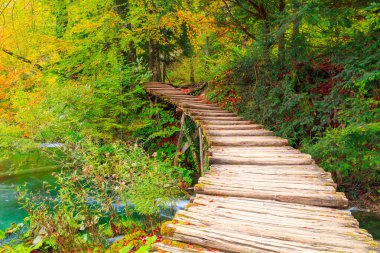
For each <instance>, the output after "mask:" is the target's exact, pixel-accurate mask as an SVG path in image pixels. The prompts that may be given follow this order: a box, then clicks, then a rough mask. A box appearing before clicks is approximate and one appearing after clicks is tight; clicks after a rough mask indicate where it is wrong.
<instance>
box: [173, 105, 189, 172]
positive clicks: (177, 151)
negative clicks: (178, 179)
mask: <svg viewBox="0 0 380 253" xmlns="http://www.w3.org/2000/svg"><path fill="white" fill-rule="evenodd" d="M185 118H186V115H185V113H184V112H182V116H181V131H180V132H179V136H178V141H177V149H176V152H175V157H174V161H173V165H174V166H178V157H179V152H180V150H181V144H182V139H183V132H184V129H185Z"/></svg>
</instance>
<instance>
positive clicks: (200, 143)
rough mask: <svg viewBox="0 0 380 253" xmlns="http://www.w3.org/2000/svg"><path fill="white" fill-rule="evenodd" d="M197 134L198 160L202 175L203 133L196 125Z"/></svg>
mask: <svg viewBox="0 0 380 253" xmlns="http://www.w3.org/2000/svg"><path fill="white" fill-rule="evenodd" d="M198 132H199V134H198V136H199V160H200V162H199V163H200V166H201V175H202V176H203V175H204V168H203V167H204V165H203V152H204V150H203V135H202V128H200V127H198Z"/></svg>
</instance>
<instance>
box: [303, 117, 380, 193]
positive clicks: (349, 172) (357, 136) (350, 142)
mask: <svg viewBox="0 0 380 253" xmlns="http://www.w3.org/2000/svg"><path fill="white" fill-rule="evenodd" d="M379 143H380V123H370V124H358V125H350V126H348V127H346V128H343V129H333V130H330V131H327V132H326V134H325V136H324V137H323V138H320V139H319V140H318V141H317V143H315V144H312V145H306V146H305V150H306V151H307V152H310V153H311V154H312V155H313V157H314V158H315V159H317V161H318V163H319V164H320V165H321V166H322V167H323V168H324V169H326V170H327V171H331V172H333V173H334V175H335V178H337V180H338V184H339V186H340V188H341V189H342V190H346V191H347V192H348V193H349V194H350V196H354V197H358V196H360V195H361V194H363V193H370V194H376V193H377V192H376V190H378V187H373V186H374V185H378V184H379V182H380V153H379V150H380V144H379Z"/></svg>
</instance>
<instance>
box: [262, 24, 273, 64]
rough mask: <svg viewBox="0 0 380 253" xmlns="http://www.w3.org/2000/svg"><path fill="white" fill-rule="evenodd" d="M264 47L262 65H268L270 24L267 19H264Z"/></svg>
mask: <svg viewBox="0 0 380 253" xmlns="http://www.w3.org/2000/svg"><path fill="white" fill-rule="evenodd" d="M263 21H264V31H263V32H264V47H263V59H264V64H265V65H269V64H270V48H271V45H270V39H269V37H270V23H269V20H268V19H264V20H263Z"/></svg>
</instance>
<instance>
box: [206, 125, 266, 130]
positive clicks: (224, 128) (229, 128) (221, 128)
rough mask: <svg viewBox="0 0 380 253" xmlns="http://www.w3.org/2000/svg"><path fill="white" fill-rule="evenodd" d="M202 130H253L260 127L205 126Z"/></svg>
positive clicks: (260, 126)
mask: <svg viewBox="0 0 380 253" xmlns="http://www.w3.org/2000/svg"><path fill="white" fill-rule="evenodd" d="M204 128H205V129H206V131H207V130H247V129H248V130H255V129H260V128H262V125H258V124H249V125H206V126H204Z"/></svg>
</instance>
